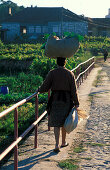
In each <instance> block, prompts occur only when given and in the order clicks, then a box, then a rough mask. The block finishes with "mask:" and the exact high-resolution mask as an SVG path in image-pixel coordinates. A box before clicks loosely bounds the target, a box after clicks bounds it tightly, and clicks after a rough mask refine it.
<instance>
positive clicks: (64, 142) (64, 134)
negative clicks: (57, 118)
mask: <svg viewBox="0 0 110 170" xmlns="http://www.w3.org/2000/svg"><path fill="white" fill-rule="evenodd" d="M65 144H66V130H65V128H64V127H62V146H64V145H65Z"/></svg>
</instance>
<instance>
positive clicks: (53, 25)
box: [2, 22, 88, 41]
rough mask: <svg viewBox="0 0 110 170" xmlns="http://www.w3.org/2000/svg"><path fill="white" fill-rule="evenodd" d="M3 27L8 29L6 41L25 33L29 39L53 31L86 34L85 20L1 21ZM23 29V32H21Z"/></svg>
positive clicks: (59, 33) (58, 33)
mask: <svg viewBox="0 0 110 170" xmlns="http://www.w3.org/2000/svg"><path fill="white" fill-rule="evenodd" d="M2 28H3V29H8V31H7V35H6V39H5V40H6V41H13V40H14V39H15V38H16V36H21V35H22V34H23V33H25V34H26V35H27V36H28V37H29V39H37V37H38V36H39V35H44V34H46V33H49V34H51V33H53V32H55V33H56V34H57V35H58V36H61V35H62V33H63V32H74V33H76V34H80V35H87V32H88V24H87V22H48V24H47V25H46V24H45V25H43V24H21V25H20V24H18V23H3V24H2ZM23 31H24V32H23Z"/></svg>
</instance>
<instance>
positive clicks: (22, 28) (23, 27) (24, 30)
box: [20, 26, 27, 34]
mask: <svg viewBox="0 0 110 170" xmlns="http://www.w3.org/2000/svg"><path fill="white" fill-rule="evenodd" d="M20 32H21V33H22V34H26V32H27V30H26V26H21V27H20Z"/></svg>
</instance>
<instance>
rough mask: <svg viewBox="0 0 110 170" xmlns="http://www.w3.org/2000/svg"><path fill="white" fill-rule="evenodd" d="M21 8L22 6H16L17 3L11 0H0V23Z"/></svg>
mask: <svg viewBox="0 0 110 170" xmlns="http://www.w3.org/2000/svg"><path fill="white" fill-rule="evenodd" d="M23 9H24V7H23V6H17V4H15V3H13V2H11V1H4V0H0V23H1V22H3V21H4V20H5V19H7V18H8V17H9V16H10V15H14V14H15V13H17V12H19V11H21V10H23Z"/></svg>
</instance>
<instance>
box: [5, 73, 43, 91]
mask: <svg viewBox="0 0 110 170" xmlns="http://www.w3.org/2000/svg"><path fill="white" fill-rule="evenodd" d="M42 81H43V79H42V77H41V76H40V75H33V74H25V73H23V72H22V73H20V74H19V75H18V76H17V77H9V78H7V85H8V87H9V90H10V92H11V93H13V92H17V93H34V92H35V90H36V89H37V88H38V87H39V86H40V85H41V83H42Z"/></svg>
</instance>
